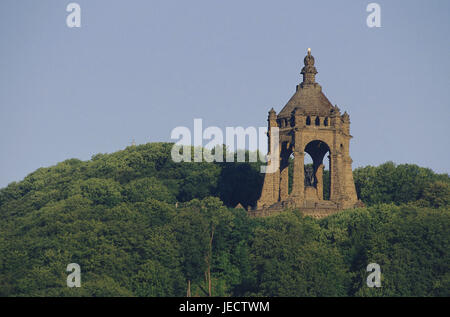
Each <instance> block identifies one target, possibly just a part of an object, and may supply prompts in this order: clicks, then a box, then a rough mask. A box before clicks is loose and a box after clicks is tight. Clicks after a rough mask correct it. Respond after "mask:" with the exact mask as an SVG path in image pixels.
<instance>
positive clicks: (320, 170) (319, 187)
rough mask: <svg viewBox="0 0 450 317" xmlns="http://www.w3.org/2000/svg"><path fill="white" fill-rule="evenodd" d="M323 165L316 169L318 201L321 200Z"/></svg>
mask: <svg viewBox="0 0 450 317" xmlns="http://www.w3.org/2000/svg"><path fill="white" fill-rule="evenodd" d="M324 167H325V166H324V165H323V164H320V165H319V167H317V172H316V179H317V197H318V198H319V200H323V169H324Z"/></svg>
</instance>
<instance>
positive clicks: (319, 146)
mask: <svg viewBox="0 0 450 317" xmlns="http://www.w3.org/2000/svg"><path fill="white" fill-rule="evenodd" d="M329 152H330V147H329V146H328V144H326V143H325V142H323V141H320V140H314V141H311V142H309V143H308V144H307V145H306V147H305V153H307V154H308V155H306V154H305V189H307V187H308V186H309V187H314V188H315V189H316V192H317V195H319V197H318V198H319V199H324V200H329V199H330V183H331V169H330V162H329V155H326V154H327V153H329ZM325 155H326V156H325ZM308 156H309V158H310V159H311V161H310V163H309V162H308V161H307V157H308ZM308 163H309V164H308Z"/></svg>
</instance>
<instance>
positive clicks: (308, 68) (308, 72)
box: [301, 48, 317, 86]
mask: <svg viewBox="0 0 450 317" xmlns="http://www.w3.org/2000/svg"><path fill="white" fill-rule="evenodd" d="M304 63H305V67H303V68H302V72H301V74H302V75H303V82H302V86H304V85H310V84H314V83H315V82H316V79H315V76H316V74H317V69H316V68H315V67H314V56H312V55H311V48H308V55H306V56H305V59H304Z"/></svg>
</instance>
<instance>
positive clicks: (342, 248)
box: [0, 143, 450, 296]
mask: <svg viewBox="0 0 450 317" xmlns="http://www.w3.org/2000/svg"><path fill="white" fill-rule="evenodd" d="M171 147H172V144H169V143H150V144H145V145H139V146H130V147H128V148H126V149H125V150H123V151H119V152H116V153H112V154H98V155H95V156H93V157H92V159H91V160H89V161H80V160H78V159H70V160H66V161H64V162H61V163H59V164H57V165H55V166H52V167H49V168H40V169H38V170H36V171H35V172H33V173H31V174H30V175H28V176H27V177H26V178H25V179H24V180H23V181H20V182H14V183H11V184H10V185H9V186H7V187H6V188H3V189H1V190H0V296H186V294H187V291H188V285H190V292H191V295H192V296H208V295H212V296H450V267H449V266H450V264H449V263H450V252H449V251H450V250H449V248H450V241H449V239H450V231H449V230H450V212H449V204H450V178H449V176H448V175H447V174H436V173H434V172H433V171H432V170H430V169H427V168H421V167H418V166H416V165H409V164H403V165H396V164H394V163H392V162H388V163H385V164H382V165H380V166H377V167H373V166H367V167H363V168H357V169H355V170H354V179H355V184H356V188H357V193H358V196H359V198H360V199H361V200H362V201H363V202H364V203H365V205H366V207H365V208H360V209H354V210H347V211H342V212H340V213H338V214H335V215H333V216H330V217H328V218H325V219H321V220H315V219H312V218H309V217H303V216H302V214H301V213H300V212H298V211H296V210H287V211H286V212H284V213H281V214H279V215H276V216H271V217H267V218H257V219H255V218H249V217H248V216H247V214H246V211H245V210H244V209H235V208H233V207H235V206H236V205H237V204H238V203H241V204H242V205H243V206H245V207H247V206H252V205H254V204H255V202H256V200H257V199H258V197H259V194H260V191H261V186H262V182H263V177H264V174H261V173H260V172H259V166H260V163H174V162H173V161H172V160H171V157H170V151H171ZM325 175H326V173H325ZM326 185H327V183H325V187H326ZM325 191H327V188H325ZM371 262H375V263H378V264H379V265H380V266H381V271H382V287H381V288H368V287H367V285H366V277H367V275H368V274H369V273H367V272H366V266H367V265H368V264H369V263H371ZM69 263H78V264H79V265H80V266H81V280H82V282H81V283H82V286H81V287H80V288H68V287H67V286H66V278H67V275H68V274H69V273H68V272H66V267H67V264H69Z"/></svg>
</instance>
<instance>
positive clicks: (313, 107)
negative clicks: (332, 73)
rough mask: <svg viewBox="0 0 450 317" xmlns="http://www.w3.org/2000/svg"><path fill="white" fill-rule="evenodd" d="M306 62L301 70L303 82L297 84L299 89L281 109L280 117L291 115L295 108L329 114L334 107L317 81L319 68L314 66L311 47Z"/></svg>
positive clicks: (318, 113)
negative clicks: (316, 76)
mask: <svg viewBox="0 0 450 317" xmlns="http://www.w3.org/2000/svg"><path fill="white" fill-rule="evenodd" d="M304 63H305V67H303V69H302V72H301V74H302V75H303V82H302V83H301V84H300V85H298V86H297V91H296V92H295V94H294V95H293V96H292V97H291V99H289V101H288V103H287V104H286V106H284V108H283V109H282V110H281V111H280V113H279V114H278V117H290V116H291V114H292V112H293V111H294V110H295V109H299V110H300V111H302V112H304V113H305V114H311V115H328V114H330V111H331V110H332V109H333V105H332V104H331V103H330V101H329V100H328V98H327V97H326V96H325V95H324V94H323V92H322V87H321V86H320V85H319V84H318V83H316V82H315V75H316V74H317V70H316V68H315V67H314V57H313V56H312V55H311V50H310V49H308V55H307V56H306V57H305V59H304Z"/></svg>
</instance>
